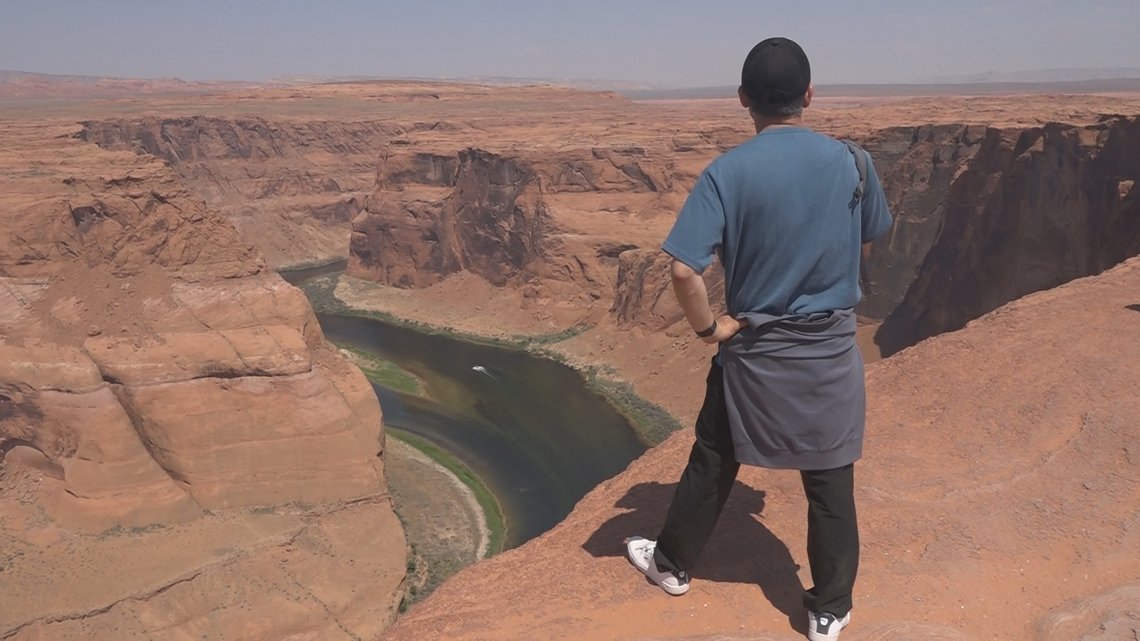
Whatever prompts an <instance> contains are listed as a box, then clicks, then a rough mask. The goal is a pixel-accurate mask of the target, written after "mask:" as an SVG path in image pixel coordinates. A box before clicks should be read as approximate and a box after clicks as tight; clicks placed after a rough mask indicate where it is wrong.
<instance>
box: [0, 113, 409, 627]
mask: <svg viewBox="0 0 1140 641" xmlns="http://www.w3.org/2000/svg"><path fill="white" fill-rule="evenodd" d="M43 129H44V126H43V125H42V124H33V123H23V124H20V123H17V124H11V123H10V124H7V125H5V126H4V127H3V128H0V140H3V141H4V145H3V146H4V148H5V149H7V150H9V153H8V154H6V155H4V156H0V175H2V176H4V177H5V181H6V184H7V185H8V190H7V191H6V194H5V196H4V198H3V199H2V201H0V207H2V208H3V212H4V214H3V215H4V224H3V225H0V302H3V307H2V310H0V514H3V515H4V516H3V518H0V583H2V584H3V585H14V586H18V589H16V590H14V591H12V590H8V591H4V597H3V600H4V606H3V607H2V608H0V637H3V638H14V639H43V638H51V639H89V638H108V639H109V638H116V639H118V638H130V637H132V636H134V637H135V638H174V637H180V638H181V637H185V638H190V637H197V636H199V635H202V634H205V635H206V636H207V637H209V638H234V639H237V638H245V639H254V638H288V637H293V638H304V637H307V636H309V635H311V634H315V633H326V634H327V636H326V637H325V638H338V636H337V635H339V638H345V639H354V638H360V637H361V636H373V635H376V634H378V633H379V631H380V630H382V629H383V628H384V627H385V626H386V625H387V624H388V623H389V622H390V621H391V620H392V618H393V617H394V615H395V612H396V608H397V607H398V605H399V602H400V599H401V597H402V596H403V589H402V584H403V578H404V572H405V567H404V562H405V556H406V544H405V541H404V538H403V532H402V529H401V527H400V525H399V522H398V521H397V520H396V518H395V515H394V513H393V511H392V506H391V502H390V499H389V498H388V494H387V488H386V485H385V480H384V474H383V463H382V459H381V458H380V454H381V452H382V448H383V432H382V429H381V417H380V411H379V407H378V405H377V402H376V398H375V395H374V394H373V393H372V390H371V387H370V386H369V384H368V382H367V381H366V379H365V378H364V377H363V375H362V374H361V373H360V371H359V370H358V369H356V368H354V367H352V366H351V365H349V364H348V363H347V362H345V361H344V359H343V358H342V357H340V356H339V354H338V353H337V352H336V350H335V349H333V348H332V347H331V346H330V345H328V344H327V343H326V342H325V341H324V338H323V336H322V334H321V332H320V328H319V327H318V325H317V323H316V319H315V317H314V315H313V313H312V310H311V309H310V308H309V305H308V303H307V301H306V300H305V298H304V296H303V295H302V294H301V293H300V292H299V291H297V290H296V289H295V288H292V287H290V286H288V285H287V284H285V283H284V282H283V281H282V280H281V279H280V278H279V277H278V276H276V275H275V274H273V273H271V272H268V271H267V270H266V268H265V264H264V261H263V260H262V258H261V257H260V254H259V253H258V252H257V250H255V249H254V248H252V247H251V246H250V245H248V244H246V243H244V242H242V241H241V240H239V238H238V234H237V232H236V231H235V229H234V227H233V226H232V225H231V224H229V223H228V222H226V220H225V219H223V218H222V217H221V215H219V214H218V213H217V212H215V211H213V210H211V209H209V208H207V207H206V206H204V205H203V203H202V202H201V201H200V200H199V199H197V198H196V197H194V196H192V195H191V194H190V193H189V192H188V191H187V190H186V189H185V188H184V187H182V186H181V185H180V184H179V183H178V182H177V180H176V178H175V176H174V175H173V174H172V173H171V172H170V171H169V170H168V169H167V168H166V167H164V165H163V163H162V162H161V161H159V160H157V159H154V158H151V157H149V156H141V155H137V154H134V153H130V152H110V151H103V150H101V149H99V148H98V147H96V146H95V145H92V144H89V143H85V142H82V141H81V140H78V139H76V138H75V137H74V136H72V135H67V134H70V133H73V132H74V125H69V124H66V123H63V124H51V126H50V127H48V129H47V131H44V130H43ZM235 144H239V143H235ZM28 166H31V167H34V168H36V171H26V170H25V168H26V167H28ZM358 546H364V548H363V549H361V548H359V547H358Z"/></svg>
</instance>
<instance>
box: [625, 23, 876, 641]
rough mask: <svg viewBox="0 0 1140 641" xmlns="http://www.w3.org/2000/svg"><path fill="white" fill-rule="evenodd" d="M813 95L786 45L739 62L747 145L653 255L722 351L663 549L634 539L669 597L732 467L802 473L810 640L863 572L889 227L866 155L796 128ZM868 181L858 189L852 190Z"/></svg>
mask: <svg viewBox="0 0 1140 641" xmlns="http://www.w3.org/2000/svg"><path fill="white" fill-rule="evenodd" d="M813 92H814V88H813V86H812V84H811V70H810V66H809V64H808V59H807V56H806V55H805V54H804V52H803V50H802V49H801V48H800V47H799V45H797V44H796V43H794V42H792V41H791V40H788V39H786V38H770V39H768V40H764V41H763V42H761V43H759V44H757V45H756V46H755V47H754V48H753V49H752V51H751V52H749V54H748V57H747V58H746V59H745V61H744V69H743V72H742V74H741V84H740V90H739V96H740V104H741V105H742V106H744V107H746V108H748V110H749V113H750V114H751V116H752V120H753V122H754V124H755V125H756V136H755V137H754V138H752V139H750V140H749V141H747V142H745V143H744V144H742V145H740V146H739V147H736V148H735V149H733V150H731V151H729V152H727V153H725V154H724V155H722V156H721V157H719V158H717V159H716V160H715V161H714V162H713V163H712V164H711V165H709V167H708V168H707V169H706V170H705V171H704V173H703V174H702V175H701V177H700V178H699V180H698V181H697V183H696V185H694V187H693V190H692V192H691V193H690V194H689V197H688V199H687V200H686V202H685V206H684V207H683V208H682V210H681V213H680V214H679V215H678V216H677V221H676V223H675V225H674V227H673V230H672V232H671V233H670V234H669V237H668V238H667V239H666V240H665V243H664V244H663V245H662V248H663V249H664V250H665V251H666V252H667V253H669V254H670V255H671V256H672V257H673V264H672V279H673V289H674V291H675V292H676V295H677V298H678V300H679V302H680V304H681V307H682V309H683V310H684V312H685V317H686V318H687V319H688V321H689V323H690V325H692V327H693V330H694V331H695V332H696V334H697V336H699V337H700V338H701V339H702V340H704V341H705V342H706V343H710V344H719V350H718V352H719V353H718V355H717V356H716V357H715V358H714V359H713V363H712V367H711V369H710V371H709V374H708V379H707V381H706V392H705V400H704V405H703V406H702V407H701V411H700V415H699V416H698V417H697V422H696V443H694V445H693V449H692V452H691V454H690V456H689V462H688V465H687V466H686V468H685V471H684V473H683V474H682V476H681V480H680V482H679V483H678V485H677V489H676V493H675V495H674V497H673V502H672V505H671V506H670V508H669V512H668V515H667V517H666V520H665V525H664V527H663V528H662V530H661V533H660V535H659V536H658V538H657V540H656V541H650V540H647V539H644V538H641V537H633V538H631V539H629V540H627V542H626V545H627V551H628V553H629V558H630V560H631V561H632V562H633V563H634V565H636V566H637V567H638V568H639V569H640V570H641V571H642V572H644V573H645V575H646V576H648V577H649V578H650V579H651V580H652V581H653V582H655V583H656V584H657V585H659V586H660V587H661V588H662V589H664V590H665V591H666V592H668V593H669V594H673V595H681V594H684V593H685V592H687V591H688V589H689V571H690V569H691V568H693V567H694V564H695V563H696V560H697V557H698V556H699V555H700V553H701V550H702V549H703V548H704V545H705V543H706V541H707V540H708V537H709V535H710V534H711V533H712V529H713V526H714V525H715V524H716V521H717V519H718V518H719V516H720V512H721V509H722V508H723V506H724V503H725V500H726V499H727V498H728V493H729V490H730V489H731V488H732V484H733V482H734V481H735V478H736V473H737V470H738V469H739V467H740V463H745V464H751V465H758V466H763V467H768V468H776V469H795V470H799V471H800V475H801V478H802V481H803V487H804V492H805V494H806V495H807V500H808V534H807V549H808V561H809V563H810V565H811V576H812V581H813V583H814V584H815V585H814V587H812V588H811V589H809V590H807V591H805V593H804V605H805V606H806V608H807V610H808V638H809V639H811V640H812V641H821V640H824V639H838V638H839V633H840V631H841V630H842V629H843V628H844V627H846V626H847V625H848V623H850V621H851V592H852V588H853V586H854V584H855V575H856V571H857V569H858V564H859V532H858V526H857V524H856V518H855V499H854V463H855V461H856V460H857V459H858V458H859V457H860V456H861V454H862V443H863V422H864V414H865V396H864V387H863V360H862V357H861V356H860V354H859V350H858V349H857V348H856V346H855V313H854V307H855V305H856V303H857V302H858V301H859V298H860V296H861V292H860V289H859V267H860V259H861V255H860V247H861V246H865V244H866V243H869V242H870V241H871V240H873V239H875V238H876V237H878V236H880V235H882V234H883V233H884V232H886V230H887V229H888V228H889V227H890V224H891V216H890V213H889V211H888V210H887V205H886V199H885V197H884V195H883V190H882V187H881V186H880V184H879V179H878V177H877V176H876V175H875V172H874V168H873V167H870V162H869V161H868V162H867V163H866V165H865V166H864V170H863V171H864V172H865V174H866V175H865V180H864V177H863V176H861V175H860V165H862V164H863V163H862V162H859V163H857V162H856V161H855V160H854V156H853V155H854V154H856V153H858V154H865V152H864V151H862V150H861V149H858V148H855V147H848V146H847V145H846V144H844V143H842V142H839V141H837V140H835V139H833V138H830V137H827V136H824V135H822V134H819V133H815V132H813V131H811V130H810V129H807V128H805V127H803V126H802V124H801V117H802V113H803V109H804V108H805V107H808V106H809V105H810V104H811V100H812V95H813ZM861 187H862V189H860V188H861ZM714 256H720V259H721V262H722V263H723V265H724V271H725V292H726V297H727V304H728V314H726V315H723V316H721V317H719V318H715V319H714V317H713V313H712V311H711V309H710V306H709V301H708V294H707V291H706V289H705V284H704V281H703V280H702V279H701V275H700V274H701V272H703V271H704V270H705V268H706V267H708V266H709V265H710V264H711V263H712V261H713V258H714Z"/></svg>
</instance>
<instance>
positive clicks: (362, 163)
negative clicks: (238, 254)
mask: <svg viewBox="0 0 1140 641" xmlns="http://www.w3.org/2000/svg"><path fill="white" fill-rule="evenodd" d="M395 131H397V130H396V128H394V127H393V126H392V125H390V124H386V123H383V122H378V121H369V122H341V121H326V120H317V119H310V120H305V121H295V120H286V119H267V118H264V117H254V116H250V117H232V116H230V117H215V116H202V115H195V116H181V117H173V116H165V117H163V116H152V117H146V118H136V119H125V118H114V119H110V120H100V121H86V122H84V123H83V129H82V131H81V132H80V134H79V136H80V137H81V138H82V139H83V140H87V141H89V142H93V143H96V144H98V145H99V146H101V147H104V148H106V149H116V150H118V149H129V150H133V151H136V152H138V153H145V154H150V155H152V156H156V157H158V158H162V159H163V160H165V161H167V162H168V163H169V164H170V166H171V167H173V168H174V171H175V172H176V173H177V175H178V177H179V178H180V179H181V181H180V182H181V183H182V184H184V185H186V186H188V187H190V188H191V189H192V190H194V192H196V193H197V194H198V195H199V196H201V197H202V198H203V199H205V201H206V204H207V206H209V207H210V209H211V210H213V211H217V212H220V213H222V214H224V215H225V216H226V217H227V218H228V219H229V220H230V222H231V223H232V224H233V225H234V226H235V227H236V228H237V229H238V232H239V233H240V234H241V236H242V238H244V239H245V240H246V241H247V242H250V243H252V244H254V245H255V246H256V247H257V248H258V249H259V250H260V251H261V253H262V254H263V255H264V256H265V257H266V259H267V260H268V261H269V265H270V267H273V268H280V267H288V266H299V265H304V264H312V263H318V262H323V261H329V260H335V259H340V258H343V257H344V256H345V255H346V253H347V251H348V238H347V237H348V222H349V221H350V220H352V218H353V217H354V216H355V215H356V214H357V213H359V212H360V210H361V208H362V207H363V204H364V199H365V197H366V196H367V195H368V192H369V191H370V190H371V189H372V187H373V185H374V183H375V174H376V162H377V153H378V150H379V149H380V148H381V147H382V146H383V144H384V143H385V142H386V141H387V140H389V139H390V138H391V137H392V135H393V134H394V132H395Z"/></svg>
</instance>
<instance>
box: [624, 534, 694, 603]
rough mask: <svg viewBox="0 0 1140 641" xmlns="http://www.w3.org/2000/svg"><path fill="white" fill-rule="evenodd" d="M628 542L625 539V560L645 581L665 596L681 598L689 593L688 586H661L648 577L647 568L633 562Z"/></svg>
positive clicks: (628, 540)
mask: <svg viewBox="0 0 1140 641" xmlns="http://www.w3.org/2000/svg"><path fill="white" fill-rule="evenodd" d="M629 542H630V539H626V542H625V558H626V560H627V561H629V563H630V565H632V566H633V567H635V568H637V571H638V572H641V574H642V576H644V577H645V580H647V581H649V582H650V583H651V584H653V585H656V586H657V587H659V588H661V589H662V590H664V591H665V594H668V595H671V596H681V595H682V594H684V593H686V592H688V591H689V586H687V585H686V586H684V587H682V588H674V587H669V586H667V585H663V584H661V583H658V582H656V581H654V580H653V579H652V578H651V577H650V576H649V572H648V570H649V568H648V567H644V568H643V567H641V566H640V565H638V564H637V561H634V560H633V550H631V549H629Z"/></svg>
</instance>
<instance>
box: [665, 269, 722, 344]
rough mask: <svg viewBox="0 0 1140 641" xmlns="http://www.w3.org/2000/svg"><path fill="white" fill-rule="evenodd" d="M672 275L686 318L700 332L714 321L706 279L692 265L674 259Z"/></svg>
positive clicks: (675, 290) (674, 288)
mask: <svg viewBox="0 0 1140 641" xmlns="http://www.w3.org/2000/svg"><path fill="white" fill-rule="evenodd" d="M670 275H671V276H672V278H673V292H674V293H675V294H676V295H677V302H679V303H680V304H681V309H682V310H683V311H684V312H685V318H686V319H688V321H689V325H691V326H692V327H693V331H695V332H700V331H703V330H705V329H707V328H708V327H709V326H711V325H712V323H713V318H714V317H713V313H712V308H710V307H709V294H708V290H707V289H705V280H704V279H703V278H701V275H700V274H698V273H697V272H695V271H693V269H692V268H691V267H689V266H688V265H685V264H684V263H682V262H679V261H673V266H672V269H671V270H670Z"/></svg>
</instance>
